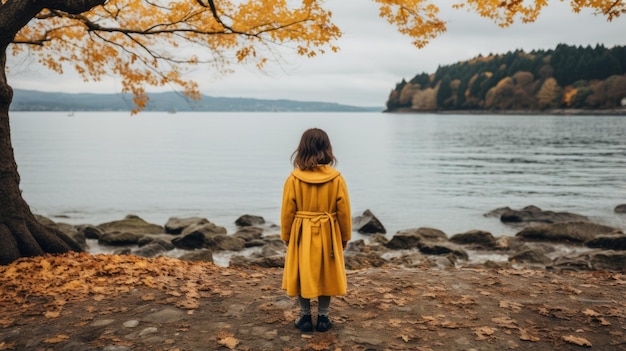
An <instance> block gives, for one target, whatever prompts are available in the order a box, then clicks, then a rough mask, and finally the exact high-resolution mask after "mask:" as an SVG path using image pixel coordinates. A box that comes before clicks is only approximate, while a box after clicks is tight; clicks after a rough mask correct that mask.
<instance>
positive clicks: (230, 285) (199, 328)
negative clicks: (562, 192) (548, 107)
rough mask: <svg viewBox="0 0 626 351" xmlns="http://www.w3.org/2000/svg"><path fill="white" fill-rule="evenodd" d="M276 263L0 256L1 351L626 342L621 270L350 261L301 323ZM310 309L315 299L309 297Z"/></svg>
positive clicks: (620, 345) (535, 346) (564, 346)
mask: <svg viewBox="0 0 626 351" xmlns="http://www.w3.org/2000/svg"><path fill="white" fill-rule="evenodd" d="M281 274H282V271H281V270H276V269H241V268H223V267H217V266H214V265H213V264H208V263H190V262H183V261H179V260H177V259H171V258H155V259H144V258H140V257H135V256H113V255H90V254H76V253H73V254H66V255H60V256H45V257H36V258H29V259H23V260H19V261H16V262H14V263H13V264H11V265H8V266H0V350H69V351H83V350H85V351H86V350H105V351H107V350H108V351H124V350H170V351H173V350H181V351H182V350H229V349H232V350H291V351H295V350H334V351H338V350H579V349H580V350H584V349H589V350H611V351H613V350H626V276H625V275H623V274H619V273H609V272H562V273H553V272H546V271H540V270H528V269H522V270H514V269H505V270H487V269H450V270H434V269H428V268H425V269H403V268H393V267H390V268H377V269H369V270H361V271H349V272H348V284H349V289H348V294H347V295H346V296H343V297H338V298H333V300H332V304H331V319H333V321H334V322H335V326H334V327H333V328H332V329H331V330H330V331H329V332H327V333H319V332H313V333H306V334H302V333H300V332H299V331H298V330H297V329H295V328H294V327H293V322H294V320H295V319H296V315H297V312H298V309H297V305H296V302H295V300H294V299H293V298H289V297H287V296H285V294H284V293H283V291H282V290H280V282H281ZM314 308H315V306H314Z"/></svg>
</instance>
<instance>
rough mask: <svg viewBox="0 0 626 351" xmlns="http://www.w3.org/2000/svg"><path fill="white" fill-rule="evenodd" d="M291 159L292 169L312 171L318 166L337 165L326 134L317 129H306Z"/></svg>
mask: <svg viewBox="0 0 626 351" xmlns="http://www.w3.org/2000/svg"><path fill="white" fill-rule="evenodd" d="M291 159H292V160H293V166H294V167H297V168H300V169H306V170H312V169H313V168H315V167H316V166H317V165H320V164H324V165H331V166H334V165H335V164H336V163H337V159H336V158H335V155H333V147H332V146H331V145H330V139H329V138H328V134H326V132H325V131H323V130H321V129H319V128H311V129H307V130H306V131H305V132H304V133H303V134H302V138H300V144H299V145H298V148H297V149H296V151H294V152H293V154H292V155H291Z"/></svg>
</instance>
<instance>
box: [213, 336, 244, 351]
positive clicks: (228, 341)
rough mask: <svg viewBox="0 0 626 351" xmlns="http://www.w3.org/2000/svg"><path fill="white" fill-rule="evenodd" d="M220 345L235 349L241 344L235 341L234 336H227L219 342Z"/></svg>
mask: <svg viewBox="0 0 626 351" xmlns="http://www.w3.org/2000/svg"><path fill="white" fill-rule="evenodd" d="M217 343H218V345H221V346H226V347H228V348H229V349H231V350H232V349H234V348H235V347H237V345H238V344H239V340H237V339H235V338H234V337H233V336H226V337H224V338H221V339H219V340H218V341H217Z"/></svg>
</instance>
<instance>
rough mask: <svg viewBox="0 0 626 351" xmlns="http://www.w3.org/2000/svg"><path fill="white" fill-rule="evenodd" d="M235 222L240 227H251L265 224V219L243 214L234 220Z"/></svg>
mask: <svg viewBox="0 0 626 351" xmlns="http://www.w3.org/2000/svg"><path fill="white" fill-rule="evenodd" d="M235 224H236V225H238V226H240V227H251V226H253V225H263V224H265V219H264V218H263V217H261V216H253V215H248V214H246V215H243V216H241V217H239V218H237V220H236V221H235Z"/></svg>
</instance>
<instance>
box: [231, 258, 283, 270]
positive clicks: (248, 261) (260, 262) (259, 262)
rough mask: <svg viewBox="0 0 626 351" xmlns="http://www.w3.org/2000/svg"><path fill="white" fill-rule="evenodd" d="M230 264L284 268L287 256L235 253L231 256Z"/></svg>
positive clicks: (233, 265) (234, 265)
mask: <svg viewBox="0 0 626 351" xmlns="http://www.w3.org/2000/svg"><path fill="white" fill-rule="evenodd" d="M228 265H229V266H232V267H262V268H283V267H284V266H285V256H283V255H280V256H270V257H245V256H237V255H235V256H232V257H231V258H230V261H229V262H228Z"/></svg>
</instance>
